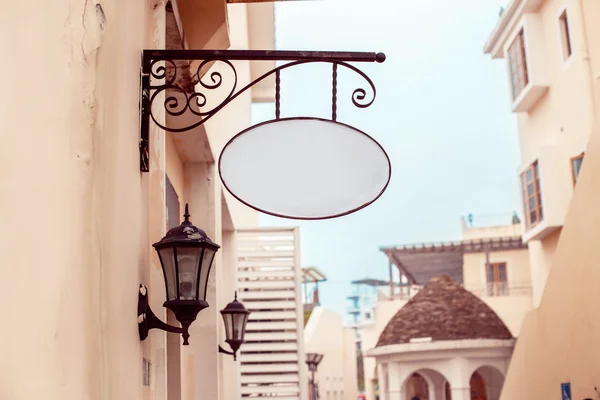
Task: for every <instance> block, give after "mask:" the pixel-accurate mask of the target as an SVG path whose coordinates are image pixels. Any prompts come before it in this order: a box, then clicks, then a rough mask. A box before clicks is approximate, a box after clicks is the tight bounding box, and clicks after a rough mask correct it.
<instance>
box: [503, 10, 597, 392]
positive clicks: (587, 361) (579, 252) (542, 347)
mask: <svg viewBox="0 0 600 400" xmlns="http://www.w3.org/2000/svg"><path fill="white" fill-rule="evenodd" d="M573 3H579V2H573ZM581 3H582V4H583V5H584V10H585V19H586V30H587V38H588V40H589V54H588V55H589V61H590V64H591V71H592V75H593V76H595V77H597V76H599V75H600V23H598V21H600V4H599V3H598V2H597V1H588V0H583V1H581ZM576 51H577V50H576ZM575 55H576V57H578V58H580V59H581V58H583V59H584V60H585V59H587V55H583V54H581V52H579V53H575ZM593 88H594V91H595V94H596V98H595V106H596V114H595V115H596V120H595V125H594V126H595V127H594V128H593V129H592V130H591V132H592V134H591V136H590V141H589V143H588V145H587V151H586V158H585V161H584V163H583V166H582V169H581V172H580V175H579V179H578V183H577V186H576V190H575V193H574V196H573V199H572V201H571V203H570V205H569V209H568V213H567V216H566V219H565V224H564V227H563V229H562V232H561V233H560V237H559V238H558V244H557V246H556V249H555V251H554V256H553V257H552V259H551V268H550V270H549V273H548V278H547V283H546V288H545V290H544V293H543V296H542V300H541V304H540V306H539V308H538V309H536V310H534V311H532V312H531V313H530V314H529V315H528V316H527V318H526V319H525V321H524V324H523V328H522V331H521V337H520V338H519V340H518V341H517V346H516V348H515V352H514V355H513V359H512V362H511V365H510V368H509V372H508V376H507V380H506V383H505V386H504V389H503V393H502V399H506V400H511V399H515V398H527V399H544V400H545V399H555V398H556V399H559V398H561V397H560V384H561V383H565V382H570V383H571V391H572V398H573V399H580V398H586V397H589V398H596V397H597V396H598V393H597V391H596V390H595V387H598V386H599V385H598V381H597V377H598V375H599V374H600V364H599V363H598V361H597V357H596V354H595V352H594V351H593V349H595V348H597V347H598V346H599V345H600V342H599V340H600V339H599V338H600V322H599V321H600V318H599V317H600V314H599V313H598V307H597V304H598V303H599V301H600V298H599V297H598V296H599V293H598V290H597V288H596V286H597V285H596V283H597V281H598V280H599V279H600V275H599V274H600V270H599V269H598V268H597V259H598V257H600V248H599V247H598V242H599V241H600V232H599V231H598V226H599V224H600V214H599V212H598V207H597V205H598V204H599V202H600V192H599V191H598V187H599V185H598V182H600V175H599V171H600V125H599V122H600V121H599V119H598V115H599V113H598V112H599V111H600V110H599V109H598V108H597V106H598V100H599V98H600V89H599V82H598V80H597V79H595V80H594V86H593ZM582 101H583V100H582Z"/></svg>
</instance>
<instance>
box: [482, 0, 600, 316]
mask: <svg viewBox="0 0 600 400" xmlns="http://www.w3.org/2000/svg"><path fill="white" fill-rule="evenodd" d="M588 3H590V2H588V1H586V0H541V1H540V0H536V1H533V0H514V1H512V2H511V3H510V4H509V6H508V7H507V9H506V10H505V11H504V14H503V16H502V17H501V18H500V20H499V22H498V25H497V26H496V28H495V29H494V31H493V32H492V35H491V36H490V38H489V40H488V42H487V43H486V45H485V52H486V53H489V54H491V55H492V57H493V58H502V59H504V62H506V63H507V64H508V61H507V59H508V56H507V49H508V48H509V46H510V45H511V43H512V42H513V40H514V38H515V37H516V35H517V34H518V33H519V31H520V30H521V29H523V32H524V40H525V49H526V50H525V51H526V58H527V64H528V73H529V81H530V83H529V85H528V86H527V87H526V89H525V90H523V92H522V94H521V95H519V96H518V97H517V98H516V99H515V100H512V99H511V107H512V109H513V111H515V112H516V114H515V115H516V118H517V122H518V130H519V143H520V150H521V164H520V166H519V167H518V169H517V173H518V175H520V174H521V173H522V172H523V171H525V170H526V169H527V168H528V167H529V166H530V165H531V164H532V163H533V162H535V161H537V162H538V165H539V175H540V184H541V195H542V208H543V213H544V217H543V220H542V221H541V222H540V223H538V224H537V225H535V226H533V227H531V228H527V227H525V224H523V225H524V232H523V237H524V240H525V241H527V242H529V246H530V261H531V271H532V283H533V296H534V304H535V305H536V306H537V305H538V304H539V302H540V299H541V296H542V293H543V291H544V287H545V282H546V278H547V276H548V273H549V268H550V263H551V260H552V258H553V255H554V250H555V248H556V243H557V241H558V237H559V235H560V230H561V228H562V226H563V224H564V221H565V215H566V212H567V209H568V206H569V202H570V200H571V196H572V194H573V190H574V185H573V177H572V169H571V159H572V158H573V157H576V156H578V155H580V154H581V153H584V152H586V145H587V142H588V139H589V135H590V132H591V127H592V123H593V121H594V104H595V100H594V96H593V92H592V86H593V84H594V82H595V81H596V78H597V74H595V72H594V71H593V70H592V67H591V64H590V60H591V57H592V53H593V52H594V51H597V50H594V49H592V48H591V46H590V43H592V32H591V31H586V29H585V26H586V25H587V26H591V25H593V24H594V23H596V22H597V21H596V22H595V21H594V17H593V16H592V14H590V13H589V12H586V11H584V8H583V7H584V6H585V7H589V5H588ZM563 12H566V15H567V21H568V31H569V37H570V41H571V48H572V55H571V56H570V57H565V54H566V53H565V51H564V46H563V41H562V37H561V27H560V23H559V18H560V16H561V14H562V13H563ZM507 71H508V67H507ZM509 75H510V74H509V73H507V76H508V78H507V85H509V87H510V86H511V83H510V77H509ZM524 214H525V213H524Z"/></svg>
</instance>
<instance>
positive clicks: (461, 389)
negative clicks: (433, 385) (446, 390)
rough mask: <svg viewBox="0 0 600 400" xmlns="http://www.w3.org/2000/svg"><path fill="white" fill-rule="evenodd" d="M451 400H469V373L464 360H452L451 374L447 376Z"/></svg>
mask: <svg viewBox="0 0 600 400" xmlns="http://www.w3.org/2000/svg"><path fill="white" fill-rule="evenodd" d="M448 381H449V382H450V391H451V393H452V400H471V384H470V381H471V373H470V369H469V364H468V362H467V360H465V359H464V358H455V359H454V360H452V374H451V375H450V376H448Z"/></svg>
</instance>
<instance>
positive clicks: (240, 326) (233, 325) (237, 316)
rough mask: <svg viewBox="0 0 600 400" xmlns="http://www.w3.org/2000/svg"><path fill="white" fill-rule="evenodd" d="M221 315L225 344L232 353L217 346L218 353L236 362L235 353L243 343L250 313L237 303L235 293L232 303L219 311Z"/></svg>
mask: <svg viewBox="0 0 600 400" xmlns="http://www.w3.org/2000/svg"><path fill="white" fill-rule="evenodd" d="M221 315H222V316H223V322H224V323H225V338H226V339H225V342H227V343H228V344H229V347H231V350H233V351H232V352H230V351H227V350H224V349H223V348H222V347H221V346H219V352H220V353H225V354H230V355H232V356H233V359H234V360H237V351H238V349H239V348H240V346H241V345H242V343H244V336H245V335H246V324H247V323H248V315H250V311H248V310H246V307H244V305H243V304H242V303H240V302H239V301H238V299H237V291H236V292H235V298H234V299H233V301H232V302H231V303H229V304H227V306H226V307H225V308H224V309H222V310H221Z"/></svg>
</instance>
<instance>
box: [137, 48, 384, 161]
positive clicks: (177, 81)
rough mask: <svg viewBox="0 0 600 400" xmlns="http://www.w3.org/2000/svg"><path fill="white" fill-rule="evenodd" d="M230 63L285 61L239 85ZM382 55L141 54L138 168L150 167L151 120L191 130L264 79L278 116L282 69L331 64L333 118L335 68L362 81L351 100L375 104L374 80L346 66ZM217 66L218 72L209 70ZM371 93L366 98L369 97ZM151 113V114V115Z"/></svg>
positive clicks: (381, 58) (361, 104)
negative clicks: (272, 84) (271, 86)
mask: <svg viewBox="0 0 600 400" xmlns="http://www.w3.org/2000/svg"><path fill="white" fill-rule="evenodd" d="M234 61H287V63H285V64H281V65H278V66H276V67H275V68H272V69H271V70H269V71H267V72H266V73H264V74H263V75H261V76H259V77H258V78H256V79H254V80H252V81H251V82H250V83H248V84H247V85H245V86H243V87H239V86H241V85H238V83H239V82H238V73H237V70H236V65H235V64H234V63H233V62H234ZM384 61H385V54H383V53H374V52H342V51H337V52H336V51H333V52H332V51H281V50H143V52H142V62H141V71H140V72H141V73H140V99H139V101H140V104H139V111H140V142H139V147H140V170H141V171H142V172H148V171H149V168H150V122H151V121H152V122H153V123H154V125H156V126H157V127H158V128H160V129H163V130H165V131H169V132H186V131H190V130H192V129H195V128H197V127H199V126H201V125H202V124H204V123H205V122H206V121H208V120H209V119H210V118H212V117H213V116H214V115H216V114H217V113H218V112H219V111H220V110H221V109H223V108H224V107H225V106H227V105H228V104H229V103H230V102H232V101H233V100H234V99H236V98H237V97H238V96H240V95H241V94H242V93H244V92H246V91H248V90H249V89H250V88H252V87H253V86H255V85H256V84H258V83H260V82H261V81H263V80H264V79H266V78H268V77H274V78H275V115H276V118H277V119H279V118H280V105H281V101H280V98H281V96H280V94H281V71H283V70H285V69H288V68H293V67H295V66H298V65H303V64H309V63H326V64H331V66H332V78H333V79H332V114H331V119H332V121H335V120H336V119H337V102H338V101H337V97H338V96H337V81H338V74H337V69H338V66H340V67H343V68H345V69H348V70H351V71H353V72H354V73H356V74H358V75H360V76H361V77H362V78H363V79H364V80H365V81H366V83H367V86H365V87H358V88H356V89H354V90H353V91H352V94H351V99H350V100H351V101H352V103H353V104H354V106H356V107H358V108H367V107H369V106H370V105H371V104H372V103H373V101H374V100H375V96H376V91H375V84H374V83H373V81H372V80H371V79H370V78H369V77H368V76H367V75H366V74H365V73H364V72H363V71H361V70H360V69H358V68H357V67H355V66H353V65H351V64H349V62H353V63H354V62H362V63H365V62H367V63H369V62H370V63H372V62H377V63H382V62H384ZM214 64H218V65H219V66H220V67H222V68H219V69H212V70H211V68H212V66H213V65H214ZM369 92H370V94H369V95H368V93H369ZM155 113H156V115H155Z"/></svg>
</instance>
